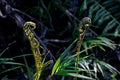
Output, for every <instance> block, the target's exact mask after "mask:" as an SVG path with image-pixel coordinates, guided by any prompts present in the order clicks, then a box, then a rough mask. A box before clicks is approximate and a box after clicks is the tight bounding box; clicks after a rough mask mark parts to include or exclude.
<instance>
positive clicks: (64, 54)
mask: <svg viewBox="0 0 120 80" xmlns="http://www.w3.org/2000/svg"><path fill="white" fill-rule="evenodd" d="M76 41H77V39H76V40H75V41H73V43H72V44H70V46H69V47H68V48H67V49H66V50H65V51H64V52H63V53H62V54H61V55H60V57H59V58H58V59H57V61H56V63H55V64H54V66H53V69H52V75H53V74H55V73H57V71H58V69H59V65H60V62H61V61H62V60H63V59H64V58H65V56H66V55H67V54H68V52H69V51H70V49H71V48H72V46H73V44H74V43H75V42H76Z"/></svg>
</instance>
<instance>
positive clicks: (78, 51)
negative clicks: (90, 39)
mask: <svg viewBox="0 0 120 80" xmlns="http://www.w3.org/2000/svg"><path fill="white" fill-rule="evenodd" d="M88 27H89V25H85V30H84V32H83V33H81V34H80V39H79V41H78V43H77V53H80V49H81V45H82V42H83V39H84V37H85V34H86V32H87V31H88ZM79 59H80V55H77V58H76V64H75V70H76V71H77V68H78V61H79ZM76 73H78V71H77V72H76ZM74 80H77V77H74Z"/></svg>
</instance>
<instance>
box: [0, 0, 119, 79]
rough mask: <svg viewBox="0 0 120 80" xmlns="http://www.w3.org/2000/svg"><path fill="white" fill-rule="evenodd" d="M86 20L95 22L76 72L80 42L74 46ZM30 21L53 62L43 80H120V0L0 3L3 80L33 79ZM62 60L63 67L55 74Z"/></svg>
mask: <svg viewBox="0 0 120 80" xmlns="http://www.w3.org/2000/svg"><path fill="white" fill-rule="evenodd" d="M84 17H90V18H91V21H92V23H91V26H90V28H89V30H88V31H87V33H86V36H85V38H84V40H83V42H82V47H81V53H80V54H78V55H80V61H79V71H80V72H79V73H76V71H75V65H74V64H75V59H76V56H75V54H77V53H75V52H76V45H77V42H75V43H74V44H72V43H73V41H74V40H75V39H77V38H79V31H78V26H79V22H80V21H81V20H82V18H84ZM26 21H33V22H35V23H36V29H35V30H34V32H35V33H36V35H37V37H39V39H40V45H41V46H43V48H44V49H45V50H46V55H44V56H43V59H44V57H45V56H46V61H48V60H53V63H52V64H50V65H49V66H47V67H46V68H44V69H43V71H42V74H41V77H40V80H73V78H74V77H78V80H86V79H91V80H93V79H98V80H119V79H120V72H119V71H120V1H119V0H104V1H103V0H0V79H1V80H31V79H33V77H34V74H35V70H36V69H35V61H34V58H33V55H32V50H31V46H30V43H29V40H28V39H27V38H26V36H25V33H24V31H23V25H24V23H25V22H26ZM70 44H71V46H69V45H70ZM68 46H69V47H68ZM93 46H94V47H93ZM62 53H63V54H65V56H64V58H61V54H62ZM58 59H61V63H58V66H57V68H56V69H55V71H56V72H53V68H54V67H53V66H55V65H54V64H55V63H57V61H58ZM71 63H72V64H71ZM66 64H67V65H66ZM63 65H65V66H63ZM51 73H54V74H52V75H51Z"/></svg>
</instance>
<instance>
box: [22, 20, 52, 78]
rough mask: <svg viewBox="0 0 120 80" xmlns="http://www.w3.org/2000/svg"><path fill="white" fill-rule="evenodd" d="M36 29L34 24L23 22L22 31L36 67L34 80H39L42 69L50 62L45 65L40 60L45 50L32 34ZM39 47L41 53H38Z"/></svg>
mask: <svg viewBox="0 0 120 80" xmlns="http://www.w3.org/2000/svg"><path fill="white" fill-rule="evenodd" d="M35 28H36V24H35V23H34V22H31V21H29V22H25V24H24V27H23V30H24V32H25V34H26V36H27V38H28V39H29V41H30V45H31V50H32V53H33V56H34V59H35V66H36V76H35V79H34V80H39V78H40V75H41V72H42V68H43V67H44V66H46V65H48V64H50V63H51V62H52V61H51V60H50V61H48V62H46V63H47V64H46V63H45V64H43V63H42V61H41V59H42V57H41V56H42V55H43V54H44V53H45V50H44V48H43V47H41V46H40V42H39V40H38V39H37V38H36V37H35V34H34V32H33V30H34V29H35ZM39 47H41V48H42V49H43V53H42V54H41V53H40V50H39Z"/></svg>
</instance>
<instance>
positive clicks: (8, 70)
mask: <svg viewBox="0 0 120 80" xmlns="http://www.w3.org/2000/svg"><path fill="white" fill-rule="evenodd" d="M18 68H21V66H18V67H13V68H10V69H7V70H4V71H2V72H0V75H1V74H3V73H6V72H9V71H12V70H15V69H18Z"/></svg>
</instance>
